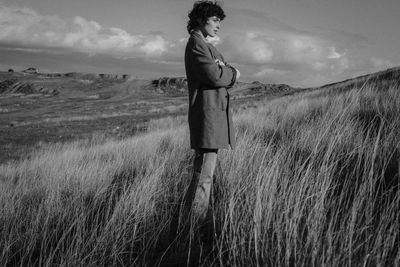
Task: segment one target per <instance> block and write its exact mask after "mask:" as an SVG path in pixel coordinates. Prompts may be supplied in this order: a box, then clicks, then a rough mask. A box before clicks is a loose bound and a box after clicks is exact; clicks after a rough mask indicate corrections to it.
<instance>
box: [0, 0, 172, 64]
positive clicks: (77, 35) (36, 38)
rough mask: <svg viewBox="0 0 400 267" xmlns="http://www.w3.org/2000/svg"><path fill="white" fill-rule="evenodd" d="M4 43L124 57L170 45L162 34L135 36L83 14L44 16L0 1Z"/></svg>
mask: <svg viewBox="0 0 400 267" xmlns="http://www.w3.org/2000/svg"><path fill="white" fill-rule="evenodd" d="M1 43H3V44H14V45H15V46H16V47H17V46H18V45H20V46H23V47H27V46H33V47H36V48H60V49H67V50H70V51H74V52H85V53H90V54H92V55H93V54H97V53H104V54H110V55H115V56H121V57H137V56H144V57H157V56H160V55H161V54H162V53H164V52H165V51H166V50H167V49H168V47H169V46H170V43H169V42H168V41H167V40H165V39H164V38H163V37H162V36H161V34H159V33H150V34H140V35H132V34H129V33H128V32H126V31H125V30H123V29H120V28H115V27H104V26H102V25H101V24H99V23H98V22H96V21H90V20H87V19H85V18H83V17H79V16H76V17H74V18H68V19H64V18H60V17H58V16H48V15H41V14H38V13H37V12H36V11H35V10H33V9H31V8H26V7H15V6H11V7H9V6H4V5H3V4H2V3H1V2H0V44H1Z"/></svg>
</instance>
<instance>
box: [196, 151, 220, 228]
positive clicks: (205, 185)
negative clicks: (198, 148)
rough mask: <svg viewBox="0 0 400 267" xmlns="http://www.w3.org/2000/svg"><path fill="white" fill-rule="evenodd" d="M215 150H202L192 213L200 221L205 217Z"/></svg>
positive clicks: (212, 174)
mask: <svg viewBox="0 0 400 267" xmlns="http://www.w3.org/2000/svg"><path fill="white" fill-rule="evenodd" d="M217 152H218V150H216V149H212V150H211V149H209V150H203V164H202V166H201V172H200V175H199V176H200V177H198V183H197V187H196V193H195V196H194V200H193V213H194V215H195V217H196V218H198V219H199V220H200V221H204V220H205V219H206V217H207V211H208V208H209V202H210V192H211V187H212V184H213V176H214V171H215V166H216V163H217Z"/></svg>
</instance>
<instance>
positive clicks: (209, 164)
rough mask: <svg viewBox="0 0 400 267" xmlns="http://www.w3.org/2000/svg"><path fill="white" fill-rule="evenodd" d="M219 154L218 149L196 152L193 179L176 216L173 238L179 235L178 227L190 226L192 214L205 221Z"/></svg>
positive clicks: (173, 225) (171, 233)
mask: <svg viewBox="0 0 400 267" xmlns="http://www.w3.org/2000/svg"><path fill="white" fill-rule="evenodd" d="M217 152H218V150H217V149H198V150H196V151H195V156H194V160H193V175H192V179H191V181H190V184H189V187H188V188H187V190H186V193H185V196H184V198H183V203H182V205H181V206H180V208H178V209H177V212H176V213H175V215H174V219H173V222H172V226H171V229H170V230H171V232H170V236H171V238H172V237H174V236H175V234H176V233H177V230H178V227H179V226H178V225H180V226H181V227H182V226H183V227H187V226H188V224H189V219H190V214H193V215H194V217H195V218H196V219H200V220H204V219H205V217H206V215H207V209H208V205H209V201H210V191H211V186H212V183H213V174H214V170H215V165H216V161H217ZM179 211H180V212H179ZM178 214H180V216H179V215H178ZM178 221H179V222H178Z"/></svg>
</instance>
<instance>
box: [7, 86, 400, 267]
mask: <svg viewBox="0 0 400 267" xmlns="http://www.w3.org/2000/svg"><path fill="white" fill-rule="evenodd" d="M337 89H338V88H331V89H327V88H325V89H320V90H314V91H309V92H303V93H298V94H294V95H291V96H285V97H281V98H276V99H272V100H265V101H264V102H258V103H255V104H254V105H253V106H252V107H250V108H246V109H240V110H238V111H237V112H236V114H235V118H234V121H235V125H236V132H237V139H238V146H237V148H236V149H235V150H234V151H226V150H224V151H221V152H220V153H219V164H218V167H217V171H216V177H215V178H216V179H215V191H214V199H213V225H214V231H213V232H212V233H210V236H209V239H210V242H208V243H200V244H198V243H197V239H196V238H195V237H194V236H193V232H191V234H189V235H187V234H186V233H185V232H181V234H180V235H179V234H178V235H177V236H176V240H175V242H174V243H172V244H171V243H169V242H168V238H167V237H168V233H169V225H170V223H171V222H173V220H174V216H175V215H174V211H175V209H176V207H177V205H179V203H180V201H179V200H180V198H181V196H182V195H183V193H184V191H185V189H186V188H187V186H188V182H189V178H190V174H191V171H192V170H191V161H192V160H193V152H192V151H191V150H190V149H189V148H188V146H189V141H188V131H187V126H186V121H185V118H184V117H176V118H173V117H170V118H168V119H161V120H156V121H152V122H151V123H150V125H151V127H149V129H150V130H149V131H148V133H143V134H141V135H138V136H135V137H132V138H127V139H123V140H115V139H107V138H102V137H101V136H99V137H98V138H92V139H88V140H81V141H75V142H73V143H67V144H63V145H61V144H59V145H50V146H48V147H46V148H44V149H42V150H40V151H36V152H35V154H34V155H33V156H32V157H31V158H30V159H26V160H23V161H20V162H14V163H7V164H3V165H0V209H1V210H0V247H1V249H0V251H1V254H0V264H1V265H3V266H13V265H29V264H37V265H45V266H54V265H61V266H67V265H68V266H70V265H89V266H99V265H100V266H106V265H116V266H124V265H129V266H132V265H136V266H144V265H148V266H153V265H157V264H160V265H161V266H162V265H167V264H168V263H171V262H174V263H175V264H180V266H182V265H185V264H188V263H190V264H194V265H195V264H196V263H200V264H199V265H203V266H210V265H212V266H288V265H289V266H313V265H314V266H323V265H327V266H398V265H399V264H400V251H399V247H400V233H399V230H398V229H400V213H399V212H398V211H399V210H400V189H399V180H400V171H399V166H400V135H399V131H400V117H399V116H398V115H399V114H400V90H399V84H398V82H397V80H393V81H392V83H391V84H386V85H385V86H383V85H382V84H380V83H379V81H378V82H375V83H374V84H369V85H368V86H363V87H362V88H360V89H352V90H337ZM196 244H197V245H196ZM170 255H174V260H175V261H173V259H171V256H170Z"/></svg>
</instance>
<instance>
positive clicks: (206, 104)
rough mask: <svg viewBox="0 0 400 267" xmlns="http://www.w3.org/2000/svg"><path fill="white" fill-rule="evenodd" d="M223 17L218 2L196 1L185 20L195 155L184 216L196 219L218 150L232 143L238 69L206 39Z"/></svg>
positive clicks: (201, 216)
mask: <svg viewBox="0 0 400 267" xmlns="http://www.w3.org/2000/svg"><path fill="white" fill-rule="evenodd" d="M224 18H225V13H224V11H223V9H222V7H221V6H220V5H219V4H218V3H217V2H214V1H197V2H195V3H194V6H193V9H192V10H191V11H190V12H189V21H188V24H187V30H188V32H189V34H190V37H189V40H188V42H187V45H186V50H185V69H186V76H187V82H188V88H189V114H188V121H189V129H190V146H191V148H192V149H194V153H195V156H194V162H193V176H192V179H191V182H190V185H189V188H188V190H187V192H186V195H185V197H184V209H185V213H184V214H185V215H184V216H183V217H184V218H185V217H186V218H188V216H189V214H190V213H192V214H193V215H194V217H195V218H196V219H197V220H198V221H199V222H200V223H202V222H204V221H205V220H206V217H207V211H208V208H209V201H210V192H211V187H212V184H213V175H214V170H215V166H216V162H217V153H218V150H219V149H228V148H232V149H233V148H234V146H235V136H234V129H233V124H232V114H231V111H230V108H229V105H230V103H229V92H228V89H229V88H231V87H232V86H233V85H234V84H235V83H236V81H237V80H238V78H239V76H240V72H239V71H238V70H237V69H236V68H234V67H232V66H230V65H229V64H228V63H227V62H226V61H225V59H224V57H223V56H222V54H221V53H220V52H218V50H217V49H216V48H215V47H214V46H213V45H212V44H211V43H210V42H209V41H208V39H207V38H209V37H211V38H212V37H216V36H217V33H218V31H219V30H220V27H221V21H222V20H223V19H224ZM186 218H185V219H186Z"/></svg>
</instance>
